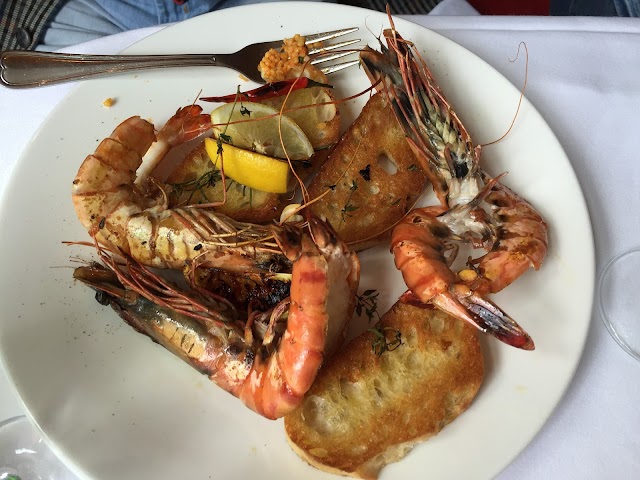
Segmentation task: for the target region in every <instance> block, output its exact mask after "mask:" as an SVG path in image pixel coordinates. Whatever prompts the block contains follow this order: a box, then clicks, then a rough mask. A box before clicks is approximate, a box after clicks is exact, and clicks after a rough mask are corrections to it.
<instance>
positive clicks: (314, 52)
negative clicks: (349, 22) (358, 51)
mask: <svg viewBox="0 0 640 480" xmlns="http://www.w3.org/2000/svg"><path fill="white" fill-rule="evenodd" d="M359 41H360V39H359V38H355V39H353V40H347V41H344V42H339V43H332V44H331V45H325V46H322V47H317V48H312V49H310V50H309V55H310V56H312V55H317V54H320V53H324V52H329V51H331V50H336V49H338V48H342V47H348V46H349V45H353V44H354V43H358V42H359ZM349 53H351V52H349Z"/></svg>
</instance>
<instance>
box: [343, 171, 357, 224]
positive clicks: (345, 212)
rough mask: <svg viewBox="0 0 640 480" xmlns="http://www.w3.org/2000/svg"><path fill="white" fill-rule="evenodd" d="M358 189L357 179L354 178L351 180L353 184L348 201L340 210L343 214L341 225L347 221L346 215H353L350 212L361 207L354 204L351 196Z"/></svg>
mask: <svg viewBox="0 0 640 480" xmlns="http://www.w3.org/2000/svg"><path fill="white" fill-rule="evenodd" d="M357 189H358V184H357V183H356V181H355V180H353V181H352V182H351V186H350V187H349V196H348V197H347V203H345V205H344V207H342V210H340V212H341V215H342V218H341V220H340V225H342V224H343V223H344V222H345V221H346V217H350V216H351V215H349V213H351V212H355V211H356V210H357V209H358V208H360V207H358V206H356V205H354V204H353V203H351V197H352V196H353V192H355V191H356V190H357Z"/></svg>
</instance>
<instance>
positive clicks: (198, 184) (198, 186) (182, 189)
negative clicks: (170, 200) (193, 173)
mask: <svg viewBox="0 0 640 480" xmlns="http://www.w3.org/2000/svg"><path fill="white" fill-rule="evenodd" d="M220 180H222V176H221V175H220V170H217V169H216V170H209V171H208V172H205V173H203V174H202V175H200V176H199V177H198V178H196V179H195V180H187V181H184V182H179V183H169V185H171V186H172V187H173V194H174V195H175V196H176V199H179V198H180V197H182V195H183V194H184V193H187V192H188V193H189V198H187V200H186V201H185V203H186V204H189V203H191V200H192V199H193V196H194V195H195V194H196V193H199V194H200V196H201V197H202V198H203V199H204V200H206V201H207V202H209V201H210V200H209V199H208V198H207V193H206V190H205V189H207V188H209V187H214V186H215V185H216V183H217V182H219V181H220Z"/></svg>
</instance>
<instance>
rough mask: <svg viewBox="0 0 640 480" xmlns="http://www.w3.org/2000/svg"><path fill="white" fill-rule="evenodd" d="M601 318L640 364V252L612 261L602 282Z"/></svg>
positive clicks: (634, 251) (599, 300) (601, 276)
mask: <svg viewBox="0 0 640 480" xmlns="http://www.w3.org/2000/svg"><path fill="white" fill-rule="evenodd" d="M598 305H599V307H600V317H601V318H602V322H603V323H604V325H605V326H606V327H607V330H608V331H609V333H610V334H611V336H612V337H613V338H614V340H615V341H616V342H618V344H619V345H620V346H621V347H622V348H623V350H624V351H625V352H627V353H628V354H629V355H631V356H632V357H634V358H635V359H636V360H640V249H636V250H630V251H628V252H625V253H623V254H621V255H618V256H617V257H615V258H614V259H613V260H611V261H610V262H609V263H608V264H607V266H606V267H604V270H602V273H601V274H600V280H599V282H598Z"/></svg>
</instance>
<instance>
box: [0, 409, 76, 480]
mask: <svg viewBox="0 0 640 480" xmlns="http://www.w3.org/2000/svg"><path fill="white" fill-rule="evenodd" d="M5 479H6V480H77V477H76V476H75V475H73V474H72V473H71V472H70V471H69V470H68V469H67V467H65V465H64V464H63V463H62V462H61V461H60V460H59V459H58V457H56V456H55V455H54V454H53V452H52V451H51V450H50V449H49V447H48V446H47V444H46V443H45V442H44V439H43V438H42V435H41V434H40V432H38V431H37V430H36V428H34V427H33V425H31V422H29V420H28V419H27V417H25V416H20V417H14V418H10V419H8V420H5V421H4V422H0V480H5Z"/></svg>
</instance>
